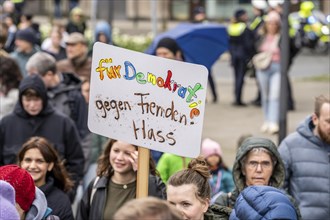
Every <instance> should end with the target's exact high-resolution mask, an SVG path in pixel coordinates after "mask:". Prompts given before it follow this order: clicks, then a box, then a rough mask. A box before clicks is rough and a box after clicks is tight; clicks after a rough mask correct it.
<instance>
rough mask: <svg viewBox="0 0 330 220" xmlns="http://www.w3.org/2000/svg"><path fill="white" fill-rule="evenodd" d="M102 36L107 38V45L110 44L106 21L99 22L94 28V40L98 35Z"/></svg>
mask: <svg viewBox="0 0 330 220" xmlns="http://www.w3.org/2000/svg"><path fill="white" fill-rule="evenodd" d="M101 33H102V34H104V35H105V36H106V38H107V44H112V33H111V27H110V24H109V23H108V22H106V21H99V22H97V24H96V27H95V33H94V39H95V40H97V39H98V38H99V35H100V34H101Z"/></svg>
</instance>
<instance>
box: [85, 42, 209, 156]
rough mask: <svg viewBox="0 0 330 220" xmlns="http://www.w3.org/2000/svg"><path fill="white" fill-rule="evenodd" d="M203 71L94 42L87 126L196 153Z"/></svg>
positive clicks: (164, 148) (163, 147)
mask: <svg viewBox="0 0 330 220" xmlns="http://www.w3.org/2000/svg"><path fill="white" fill-rule="evenodd" d="M207 74H208V71H207V69H206V68H205V67H204V66H202V65H196V64H191V63H185V62H180V61H176V60H170V59H165V58H160V57H156V56H152V55H147V54H144V53H139V52H135V51H130V50H126V49H123V48H119V47H115V46H111V45H108V44H104V43H100V42H97V43H95V44H94V47H93V62H92V70H91V86H90V102H89V113H88V127H89V129H90V130H91V131H92V132H94V133H97V134H100V135H103V136H107V137H110V138H114V139H117V140H123V141H126V142H128V143H131V144H134V145H137V146H139V147H145V148H148V149H152V150H157V151H161V152H168V153H172V154H176V155H180V156H185V157H192V158H193V157H197V156H198V155H199V154H200V144H201V136H202V129H203V119H204V109H205V97H206V88H207Z"/></svg>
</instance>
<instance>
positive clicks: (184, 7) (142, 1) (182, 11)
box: [25, 0, 330, 21]
mask: <svg viewBox="0 0 330 220" xmlns="http://www.w3.org/2000/svg"><path fill="white" fill-rule="evenodd" d="M153 1H154V3H155V4H156V5H157V11H156V12H155V11H151V10H150V9H151V8H152V1H151V0H80V2H79V5H80V7H82V8H83V10H84V11H85V12H86V15H89V16H90V15H91V13H92V12H91V9H92V4H94V6H95V7H96V18H98V19H106V20H112V19H130V20H149V19H150V18H151V17H152V13H156V14H157V18H158V19H159V20H173V21H187V20H191V18H192V14H193V10H194V8H195V7H196V6H203V7H204V8H205V11H206V15H207V18H208V19H209V20H214V21H224V20H228V19H230V17H231V16H232V14H233V12H234V11H235V10H236V9H237V8H244V9H246V10H247V11H248V12H251V10H252V6H251V0H153ZM291 1H292V3H293V4H292V10H298V8H299V2H301V1H302V0H291ZM68 2H69V1H68V0H62V1H61V4H62V14H63V15H64V16H65V15H67V14H68V8H69V3H68ZM313 2H314V4H315V5H316V8H317V9H319V10H321V11H323V12H324V13H325V14H330V1H329V0H314V1H313ZM25 11H26V12H28V13H31V14H42V15H49V16H50V17H51V16H52V15H53V12H54V0H42V1H40V0H29V1H26V7H25Z"/></svg>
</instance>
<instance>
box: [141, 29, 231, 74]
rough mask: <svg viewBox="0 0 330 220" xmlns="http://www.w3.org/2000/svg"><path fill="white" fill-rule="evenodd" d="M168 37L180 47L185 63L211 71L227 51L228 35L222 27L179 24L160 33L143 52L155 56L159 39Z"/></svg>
mask: <svg viewBox="0 0 330 220" xmlns="http://www.w3.org/2000/svg"><path fill="white" fill-rule="evenodd" d="M164 37H170V38H172V39H174V40H175V41H176V42H177V43H178V45H179V46H180V47H181V49H182V51H183V54H184V57H185V61H187V62H191V63H196V64H202V65H204V66H205V67H206V68H208V69H211V67H212V65H213V64H214V63H215V62H216V61H217V59H218V58H219V56H220V55H221V54H222V53H223V52H225V51H226V50H228V35H227V30H226V27H225V26H224V25H220V24H215V23H198V24H194V23H181V24H179V25H177V26H176V27H175V28H173V29H171V30H169V31H167V32H164V33H161V34H159V35H158V36H156V38H155V39H154V41H153V42H152V44H151V46H150V47H149V48H148V49H147V50H146V51H145V52H146V53H148V54H153V55H155V50H156V46H157V44H158V42H159V40H160V39H162V38H164Z"/></svg>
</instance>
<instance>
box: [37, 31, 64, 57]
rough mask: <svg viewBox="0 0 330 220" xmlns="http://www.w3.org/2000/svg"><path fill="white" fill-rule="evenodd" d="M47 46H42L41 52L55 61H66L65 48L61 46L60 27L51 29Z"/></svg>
mask: <svg viewBox="0 0 330 220" xmlns="http://www.w3.org/2000/svg"><path fill="white" fill-rule="evenodd" d="M49 39H50V41H49V45H47V46H46V45H45V44H42V45H43V47H42V50H43V51H44V52H46V53H48V54H50V55H52V56H53V57H54V58H55V59H56V61H59V60H63V59H66V51H65V47H64V46H62V39H63V35H62V32H61V30H60V27H57V26H55V27H53V28H52V30H51V32H50V34H49Z"/></svg>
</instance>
